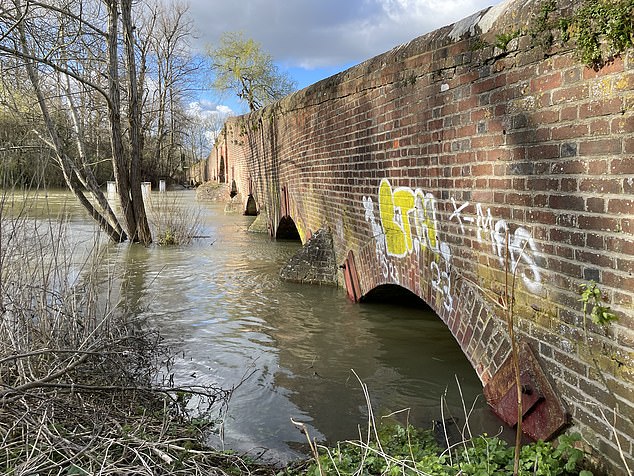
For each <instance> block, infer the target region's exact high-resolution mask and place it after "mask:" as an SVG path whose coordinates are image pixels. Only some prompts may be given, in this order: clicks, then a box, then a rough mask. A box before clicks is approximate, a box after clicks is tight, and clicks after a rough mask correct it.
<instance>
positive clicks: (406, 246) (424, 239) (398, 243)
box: [379, 179, 439, 257]
mask: <svg viewBox="0 0 634 476" xmlns="http://www.w3.org/2000/svg"><path fill="white" fill-rule="evenodd" d="M379 214H380V216H381V225H382V227H383V233H384V234H385V246H386V250H387V254H388V255H390V256H399V257H403V256H406V255H407V254H408V253H411V252H412V251H413V250H414V247H415V246H417V247H418V246H419V247H420V249H422V250H425V249H426V248H427V247H430V248H431V249H432V250H434V251H438V247H439V246H438V245H439V243H438V236H437V232H436V202H435V199H434V196H433V195H432V194H431V193H427V194H425V193H423V192H422V191H421V190H420V189H416V191H414V190H412V189H411V188H409V187H399V188H396V189H394V191H392V186H391V185H390V182H389V180H387V179H383V180H381V185H380V186H379ZM410 214H412V215H414V227H415V230H414V231H415V235H414V234H413V233H412V231H413V230H412V225H411V222H410ZM416 251H417V252H418V249H417V250H416Z"/></svg>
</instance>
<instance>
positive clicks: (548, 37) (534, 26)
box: [529, 0, 557, 49]
mask: <svg viewBox="0 0 634 476" xmlns="http://www.w3.org/2000/svg"><path fill="white" fill-rule="evenodd" d="M556 10H557V2H556V1H555V0H547V1H545V2H543V3H542V4H541V7H540V9H539V12H537V14H536V15H535V18H534V19H533V21H532V23H531V26H530V29H529V33H530V35H531V37H532V38H533V43H534V44H535V45H536V46H540V47H542V48H544V49H547V48H549V47H550V46H551V45H552V43H553V33H552V30H553V29H554V28H555V27H556V23H555V21H554V20H553V19H552V18H551V17H552V15H551V14H552V13H554V12H555V11H556Z"/></svg>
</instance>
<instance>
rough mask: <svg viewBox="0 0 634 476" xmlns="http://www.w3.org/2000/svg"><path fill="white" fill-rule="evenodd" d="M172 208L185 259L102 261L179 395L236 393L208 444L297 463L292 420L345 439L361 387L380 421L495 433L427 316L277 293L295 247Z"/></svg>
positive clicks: (189, 196)
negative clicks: (187, 228) (188, 234)
mask: <svg viewBox="0 0 634 476" xmlns="http://www.w3.org/2000/svg"><path fill="white" fill-rule="evenodd" d="M171 193H176V192H169V193H168V195H169V194H171ZM178 196H179V197H180V198H181V199H183V200H185V202H186V203H188V206H200V213H201V220H202V228H201V230H200V232H199V234H200V235H201V236H202V238H198V239H196V240H195V241H194V243H193V244H192V245H189V246H185V247H159V246H154V245H153V246H150V247H143V246H140V245H128V244H123V245H109V247H108V248H109V253H108V256H109V258H108V261H109V263H110V264H112V263H115V264H116V267H117V268H118V274H119V275H120V276H123V279H124V281H125V283H124V287H123V289H124V298H125V301H126V304H127V305H128V306H130V307H131V308H132V309H134V310H135V312H137V313H138V314H139V315H141V316H143V317H145V318H146V320H147V322H148V323H150V325H153V326H156V327H157V328H158V329H160V331H161V333H162V334H163V335H164V337H165V338H166V339H167V340H168V342H170V343H171V344H172V345H173V346H174V348H175V349H176V350H177V351H178V355H179V356H180V357H179V358H178V359H177V361H176V365H175V367H174V370H173V371H174V372H175V378H176V380H177V381H178V382H180V383H184V382H187V383H192V384H217V385H220V386H222V387H225V388H230V387H233V386H236V385H238V384H240V385H239V387H238V388H237V389H236V390H235V391H234V392H233V395H232V397H231V400H230V402H229V407H228V410H227V412H226V414H225V415H224V419H223V423H222V432H220V434H219V435H217V436H216V437H214V443H215V444H216V445H224V447H225V448H231V449H236V450H238V451H255V452H256V453H258V452H259V451H260V450H264V449H266V452H265V457H267V458H272V459H276V460H288V459H292V458H295V457H297V456H298V455H300V454H302V452H303V451H304V450H305V448H304V444H305V442H306V440H305V436H304V435H302V434H301V433H300V432H299V431H298V430H297V428H296V427H294V426H293V424H292V423H291V421H290V419H291V418H293V419H295V420H298V421H301V422H304V423H306V424H307V426H308V428H309V432H310V435H311V436H312V437H316V438H317V439H318V440H321V441H328V442H333V441H336V440H342V439H350V438H355V437H357V436H358V426H359V425H360V426H361V427H364V426H366V422H367V415H368V410H367V406H366V400H365V398H364V394H363V391H362V388H361V385H360V383H359V380H358V379H357V376H358V378H359V379H361V380H362V381H363V383H364V384H365V385H367V388H368V393H369V395H370V399H371V404H372V408H373V411H374V414H375V415H376V418H377V420H378V419H380V417H381V416H382V415H387V414H389V413H391V412H396V411H399V410H404V409H409V410H408V412H402V413H400V414H399V416H398V418H399V419H400V421H405V420H406V419H407V418H409V421H410V422H411V423H413V424H415V425H418V426H421V427H425V428H428V427H430V425H431V422H432V420H435V419H440V418H441V410H440V408H441V399H443V398H444V399H445V401H446V406H445V408H444V412H445V414H444V416H445V417H446V416H447V414H449V413H451V414H453V415H455V416H457V417H458V418H459V419H460V421H461V422H464V420H465V418H464V412H463V403H462V402H463V401H464V403H465V405H466V406H467V410H469V408H470V407H471V406H472V404H473V403H474V401H475V409H474V411H473V414H472V416H471V418H470V422H471V429H472V430H474V431H479V430H481V429H485V430H487V431H488V432H495V431H497V428H498V427H499V424H498V423H497V421H496V420H495V419H494V418H493V417H492V416H491V414H490V413H489V410H488V409H487V408H486V404H485V402H484V401H483V398H482V397H481V393H482V388H481V384H480V382H479V380H478V378H477V376H476V374H475V372H474V370H473V369H472V368H471V366H470V364H469V363H468V361H467V360H466V358H465V357H464V355H463V354H462V351H461V350H460V348H459V346H458V345H457V343H456V342H455V340H454V339H453V337H452V336H451V334H450V332H449V331H448V329H447V327H446V326H445V325H444V324H443V323H442V321H440V319H439V318H438V317H437V316H436V315H435V314H434V313H433V312H431V311H428V310H425V309H422V308H413V307H400V306H396V305H393V304H381V303H374V304H353V303H351V302H350V301H348V299H347V298H346V295H345V292H344V291H343V290H342V289H341V288H334V287H325V286H322V287H319V286H309V285H299V284H293V283H287V282H283V281H281V280H280V279H279V270H280V268H281V266H282V265H283V264H284V263H285V262H286V261H287V260H288V259H289V258H290V256H292V255H293V254H294V253H295V252H296V251H297V249H298V248H299V247H300V246H301V245H300V244H299V243H294V242H276V241H272V240H271V239H270V238H269V237H268V236H267V235H261V234H253V233H250V232H248V231H247V228H248V227H249V225H250V224H251V222H252V221H253V217H244V216H242V215H241V214H240V213H225V205H224V204H218V203H202V204H199V205H198V204H196V203H195V193H194V192H178ZM46 203H47V204H48V205H47V206H46V207H41V210H43V212H42V213H51V211H52V210H59V208H60V207H62V205H63V206H64V207H65V208H66V210H67V214H69V215H70V216H71V225H70V226H71V230H73V236H75V237H76V238H77V237H79V238H78V239H80V241H81V237H82V236H84V234H86V236H87V235H88V234H89V233H90V232H91V231H92V230H93V228H94V226H93V224H92V222H91V221H90V219H89V218H88V216H87V215H86V214H85V213H84V212H83V210H81V209H79V208H78V206H77V205H76V204H75V202H74V201H73V199H72V197H70V195H68V194H66V193H60V192H57V193H49V195H48V198H47V201H46ZM32 213H33V212H32ZM245 376H248V378H246V380H244V381H243V382H242V380H243V378H244V377H245ZM456 380H457V381H459V383H460V387H458V385H457V383H456ZM461 394H462V395H461Z"/></svg>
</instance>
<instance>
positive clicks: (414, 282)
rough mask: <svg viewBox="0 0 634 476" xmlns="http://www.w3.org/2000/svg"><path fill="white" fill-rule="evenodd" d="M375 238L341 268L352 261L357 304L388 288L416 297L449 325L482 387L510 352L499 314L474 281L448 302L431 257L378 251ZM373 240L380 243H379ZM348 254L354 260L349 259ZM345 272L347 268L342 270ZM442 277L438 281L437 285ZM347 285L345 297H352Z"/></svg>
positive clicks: (459, 287)
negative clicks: (395, 255)
mask: <svg viewBox="0 0 634 476" xmlns="http://www.w3.org/2000/svg"><path fill="white" fill-rule="evenodd" d="M382 239H383V235H379V239H378V240H375V241H374V242H372V243H370V244H369V245H367V246H365V247H363V248H361V249H360V250H359V251H358V253H357V254H354V253H349V254H348V258H347V260H346V263H345V265H346V266H350V264H349V263H350V262H351V261H353V262H354V265H353V266H354V269H355V271H356V280H357V282H358V290H357V291H356V293H357V294H358V299H357V300H358V301H363V300H364V298H365V297H366V296H368V295H371V294H372V293H373V292H374V291H375V290H376V289H377V288H381V287H383V286H386V285H391V286H399V287H401V288H403V289H406V290H407V291H409V292H411V293H412V295H414V296H417V297H418V298H420V299H421V300H422V301H423V302H424V303H425V304H427V305H428V306H429V307H430V308H431V309H432V310H433V311H434V312H435V313H436V314H437V315H438V317H439V318H440V319H441V320H442V321H443V322H444V323H445V324H446V325H447V327H448V328H449V330H450V331H451V333H452V335H453V336H454V338H455V339H456V341H457V342H458V344H459V345H460V348H461V349H462V351H463V352H464V354H465V356H466V357H467V359H468V360H469V362H470V363H471V365H472V367H473V368H474V370H475V372H476V373H477V375H478V377H479V378H480V381H481V382H482V383H483V385H486V384H487V383H488V382H489V381H490V380H491V377H492V376H493V375H494V374H495V373H496V372H497V370H498V369H499V368H500V367H501V366H502V364H503V363H504V361H505V359H506V358H507V356H508V353H509V352H510V348H511V346H510V341H509V340H508V335H507V333H506V330H505V328H504V321H503V320H502V319H501V318H500V316H499V314H500V313H499V311H497V310H496V309H494V308H493V307H492V306H491V303H490V299H487V298H486V297H485V296H483V295H482V293H481V291H480V290H479V289H478V287H477V286H475V285H474V284H473V283H470V282H468V281H465V280H462V281H461V282H460V283H458V284H456V285H454V287H453V292H452V301H451V302H450V303H447V302H446V301H445V299H444V296H443V294H442V292H441V290H439V289H438V287H439V286H441V285H442V273H440V274H434V275H433V276H432V273H431V272H430V271H429V270H425V269H426V268H429V266H425V265H426V263H428V262H429V259H430V258H432V255H431V254H430V253H427V254H421V255H420V256H418V257H415V258H411V259H407V260H402V259H394V258H392V257H389V256H386V255H385V254H384V253H382V252H381V240H382ZM377 242H378V243H379V244H377ZM351 256H352V257H353V258H351ZM344 271H345V270H344ZM439 276H440V278H441V281H440V282H436V281H435V280H436V279H438V278H439ZM354 279H355V277H352V279H351V280H350V281H346V284H345V285H346V289H347V290H348V295H349V296H350V295H351V291H350V285H349V284H348V283H349V282H352V281H354Z"/></svg>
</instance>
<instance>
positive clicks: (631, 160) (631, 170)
mask: <svg viewBox="0 0 634 476" xmlns="http://www.w3.org/2000/svg"><path fill="white" fill-rule="evenodd" d="M610 172H611V173H613V174H634V157H626V158H623V159H613V160H612V163H611V165H610Z"/></svg>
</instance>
